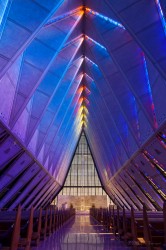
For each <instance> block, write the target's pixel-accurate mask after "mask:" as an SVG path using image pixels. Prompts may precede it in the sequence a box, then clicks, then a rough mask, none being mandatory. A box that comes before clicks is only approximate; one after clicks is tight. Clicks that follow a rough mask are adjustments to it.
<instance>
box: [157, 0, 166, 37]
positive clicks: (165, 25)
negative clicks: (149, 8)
mask: <svg viewBox="0 0 166 250" xmlns="http://www.w3.org/2000/svg"><path fill="white" fill-rule="evenodd" d="M155 1H156V4H157V8H158V12H159V15H160V18H161V22H162V25H163V28H164V32H165V34H166V20H165V18H164V14H163V11H162V8H161V5H160V1H159V0H155Z"/></svg>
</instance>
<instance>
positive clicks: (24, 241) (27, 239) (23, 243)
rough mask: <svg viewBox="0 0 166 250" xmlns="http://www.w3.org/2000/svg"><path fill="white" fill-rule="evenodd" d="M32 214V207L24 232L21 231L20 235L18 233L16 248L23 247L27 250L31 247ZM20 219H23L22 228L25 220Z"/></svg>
mask: <svg viewBox="0 0 166 250" xmlns="http://www.w3.org/2000/svg"><path fill="white" fill-rule="evenodd" d="M33 213H34V208H33V207H32V208H31V210H30V215H29V220H28V225H27V228H26V227H25V230H21V233H20V239H19V243H18V246H19V247H24V248H25V250H29V249H30V246H31V238H32V233H33ZM22 219H23V226H24V225H25V224H24V222H25V221H26V220H24V218H22ZM22 231H23V232H22Z"/></svg>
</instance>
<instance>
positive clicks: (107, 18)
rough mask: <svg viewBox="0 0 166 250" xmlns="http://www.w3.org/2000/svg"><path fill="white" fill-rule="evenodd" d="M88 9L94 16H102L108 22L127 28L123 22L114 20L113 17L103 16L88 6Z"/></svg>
mask: <svg viewBox="0 0 166 250" xmlns="http://www.w3.org/2000/svg"><path fill="white" fill-rule="evenodd" d="M86 11H87V12H89V13H91V14H92V15H94V16H98V17H100V18H101V19H103V20H105V21H106V22H109V23H111V24H114V25H115V26H117V27H119V28H122V29H124V30H125V27H124V26H123V25H122V24H121V23H118V22H117V21H115V20H113V19H111V18H109V17H106V16H103V15H101V14H100V13H98V12H96V11H94V10H92V9H90V8H86Z"/></svg>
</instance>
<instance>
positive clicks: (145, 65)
mask: <svg viewBox="0 0 166 250" xmlns="http://www.w3.org/2000/svg"><path fill="white" fill-rule="evenodd" d="M142 58H143V63H144V69H145V75H146V81H147V85H148V92H149V96H150V100H151V109H152V112H153V121H154V124H153V125H154V127H155V128H156V129H157V128H158V124H157V119H156V115H155V107H154V102H153V97H152V90H151V86H150V80H149V73H148V68H147V63H146V59H145V55H144V53H143V52H142Z"/></svg>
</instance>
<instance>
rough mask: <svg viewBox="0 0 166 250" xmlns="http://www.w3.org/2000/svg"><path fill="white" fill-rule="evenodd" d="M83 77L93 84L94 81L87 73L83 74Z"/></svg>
mask: <svg viewBox="0 0 166 250" xmlns="http://www.w3.org/2000/svg"><path fill="white" fill-rule="evenodd" d="M84 76H86V77H88V78H89V79H90V80H91V81H92V82H94V79H93V78H92V77H90V76H89V75H88V74H87V73H84Z"/></svg>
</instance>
